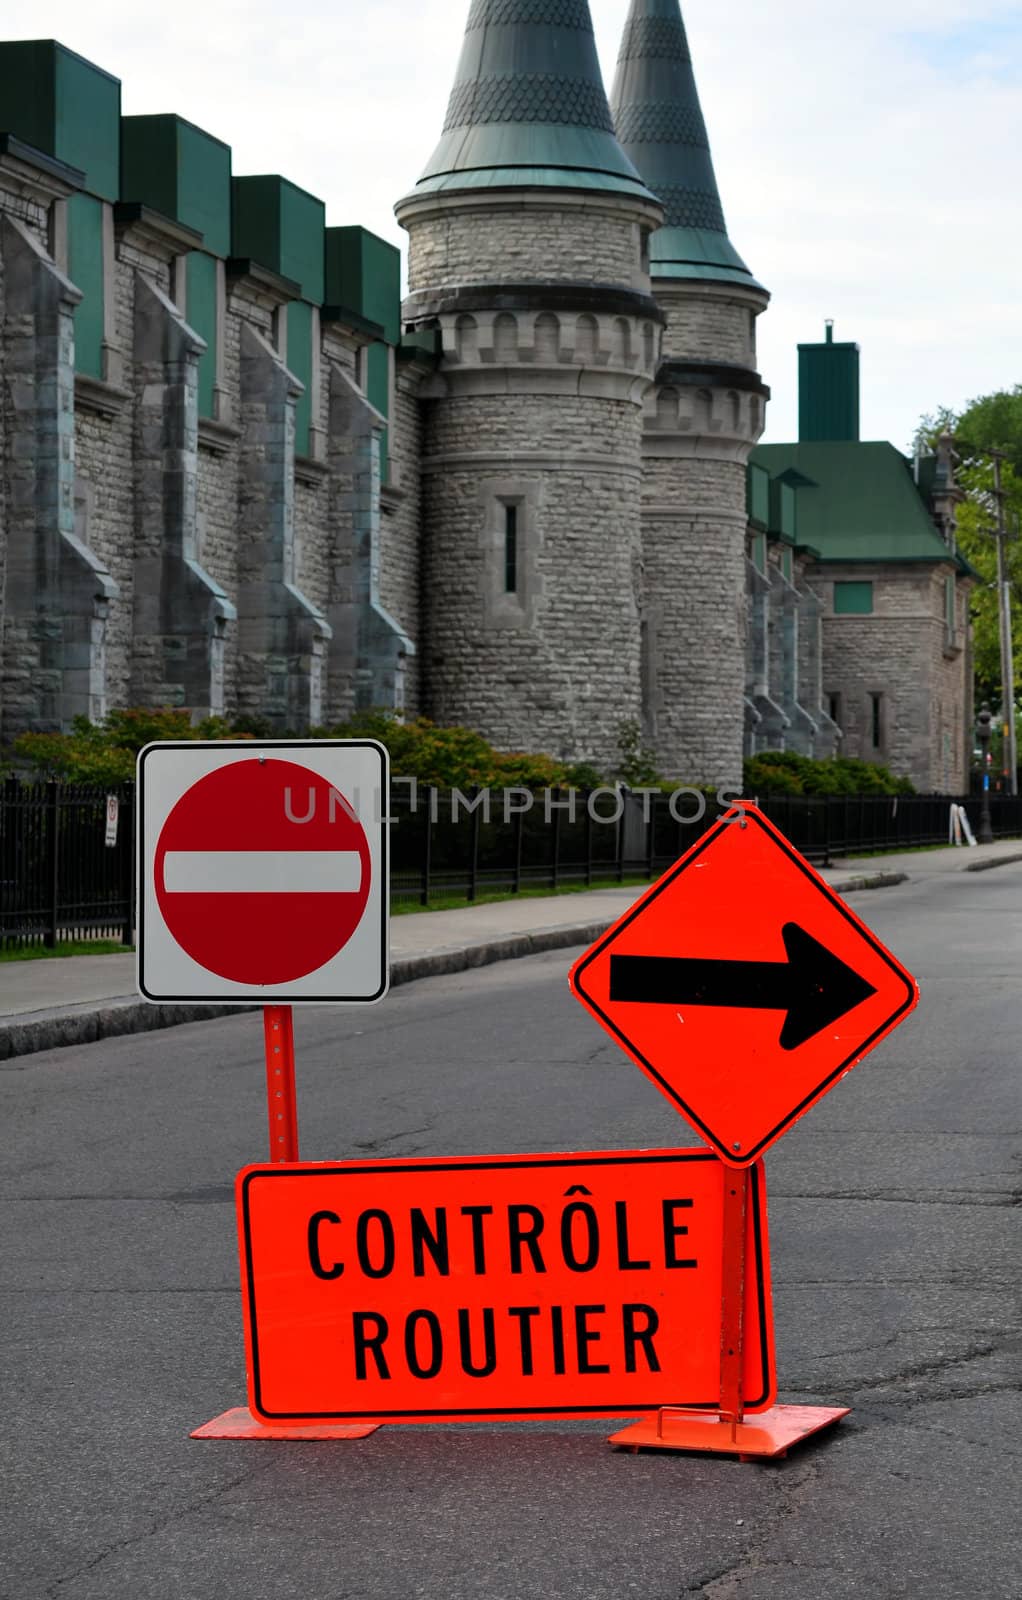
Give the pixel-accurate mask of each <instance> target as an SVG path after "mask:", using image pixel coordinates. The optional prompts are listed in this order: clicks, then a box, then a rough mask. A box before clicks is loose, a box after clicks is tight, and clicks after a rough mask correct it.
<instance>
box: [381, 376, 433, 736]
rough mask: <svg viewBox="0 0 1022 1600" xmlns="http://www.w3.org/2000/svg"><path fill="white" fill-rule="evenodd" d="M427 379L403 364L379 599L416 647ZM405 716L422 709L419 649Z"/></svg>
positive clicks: (408, 671) (411, 666)
mask: <svg viewBox="0 0 1022 1600" xmlns="http://www.w3.org/2000/svg"><path fill="white" fill-rule="evenodd" d="M422 377H423V374H422V372H421V371H416V370H409V368H408V367H407V366H405V364H402V368H401V370H399V373H398V377H397V382H396V385H395V410H394V415H393V417H392V418H391V424H390V429H389V450H390V489H389V492H388V491H387V490H386V489H385V490H384V493H383V497H382V498H383V526H382V550H383V565H382V570H381V573H380V598H381V600H382V602H383V604H384V606H385V607H386V609H387V610H388V611H389V612H390V614H391V616H393V617H394V618H396V620H397V621H398V622H399V623H400V625H401V627H402V628H403V629H404V631H405V633H406V634H408V635H409V636H410V637H411V638H412V639H414V640H415V641H416V643H417V644H419V643H420V642H421V639H422V474H421V460H422V421H423V419H422V402H421V400H420V398H419V391H420V388H421V383H422ZM404 693H405V714H406V715H407V716H409V717H412V716H416V715H417V714H418V713H419V711H421V709H422V655H421V649H418V650H417V651H416V654H415V655H414V656H411V657H409V659H408V661H407V662H406V664H405V686H404Z"/></svg>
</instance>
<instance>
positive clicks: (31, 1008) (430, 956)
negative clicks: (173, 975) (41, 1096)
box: [0, 839, 1022, 1061]
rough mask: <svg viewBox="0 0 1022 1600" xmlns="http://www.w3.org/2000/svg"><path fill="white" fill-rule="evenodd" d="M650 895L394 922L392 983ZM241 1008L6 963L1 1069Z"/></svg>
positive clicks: (557, 942) (564, 936) (828, 873)
mask: <svg viewBox="0 0 1022 1600" xmlns="http://www.w3.org/2000/svg"><path fill="white" fill-rule="evenodd" d="M1011 862H1022V840H1018V839H1005V840H1000V841H998V842H997V843H996V844H992V845H981V846H979V847H978V848H977V849H975V850H970V849H959V850H921V851H920V850H909V851H905V852H903V853H901V854H896V855H882V856H867V857H862V858H856V859H849V860H846V861H843V862H842V863H841V864H840V866H837V867H831V868H828V869H826V870H825V871H824V873H823V877H824V878H825V879H826V880H827V882H828V883H829V884H830V886H831V887H832V888H833V889H835V890H836V891H837V892H838V893H839V894H854V893H856V892H858V891H859V890H863V889H873V888H877V889H879V888H886V887H889V886H892V885H895V884H898V883H904V882H906V881H908V880H912V881H916V882H918V881H921V880H925V879H929V878H938V877H944V876H946V875H948V874H951V873H955V872H965V871H980V870H983V869H985V868H987V867H995V866H1007V865H1008V864H1009V863H1011ZM644 892H645V890H644V888H634V887H633V888H628V889H600V890H593V891H591V892H587V893H581V894H572V895H551V896H550V897H549V898H546V899H537V900H532V899H523V900H500V901H496V902H494V903H493V904H492V905H482V906H468V907H465V908H463V909H461V910H458V911H424V912H416V913H414V914H411V915H409V916H403V917H395V918H394V919H393V921H392V923H391V984H392V986H393V985H396V984H400V983H409V982H410V981H411V980H412V979H414V978H427V977H436V976H438V975H439V974H442V973H451V972H464V971H467V970H468V969H469V968H472V967H482V966H488V965H489V964H490V963H491V962H494V961H506V960H510V959H513V958H515V957H519V956H526V955H534V954H537V953H538V952H540V951H543V950H565V949H570V948H571V947H573V946H576V945H584V944H589V943H591V942H592V941H593V940H594V939H597V938H599V936H600V934H601V933H602V932H603V931H604V929H605V928H607V927H609V925H610V924H611V923H612V922H614V921H615V920H616V919H617V918H618V917H619V916H621V914H622V912H623V911H625V910H626V909H627V907H628V906H629V905H630V904H631V903H632V902H633V901H634V900H636V899H638V897H639V896H640V895H641V894H643V893H644ZM238 1009H239V1008H238V1007H237V1006H188V1005H181V1006H170V1005H168V1006H153V1005H149V1004H147V1003H145V1002H143V1001H141V1000H140V999H139V997H138V994H137V992H136V990H135V957H134V955H123V956H121V955H106V956H69V957H65V958H63V959H58V960H54V961H23V962H22V961H12V962H6V963H0V1061H4V1060H8V1059H10V1058H11V1057H12V1056H19V1055H28V1054H31V1053H32V1052H34V1051H36V1050H52V1049H56V1048H58V1047H60V1046H64V1045H74V1044H89V1043H93V1042H94V1041H95V1040H97V1039H103V1038H110V1037H113V1036H114V1035H118V1034H124V1033H143V1032H148V1031H149V1030H150V1029H153V1028H164V1027H172V1026H175V1025H176V1024H178V1023H182V1022H197V1021H202V1020H203V1019H209V1018H211V1017H218V1016H225V1015H228V1014H230V1013H231V1012H235V1011H237V1010H238Z"/></svg>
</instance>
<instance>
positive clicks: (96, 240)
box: [67, 194, 103, 378]
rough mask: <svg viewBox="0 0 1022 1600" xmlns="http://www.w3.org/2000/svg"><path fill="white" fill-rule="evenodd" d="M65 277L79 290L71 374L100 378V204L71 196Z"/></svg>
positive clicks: (101, 283) (101, 254) (101, 220)
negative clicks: (79, 296)
mask: <svg viewBox="0 0 1022 1600" xmlns="http://www.w3.org/2000/svg"><path fill="white" fill-rule="evenodd" d="M67 261H68V276H69V277H70V279H71V282H72V283H73V284H74V285H75V287H76V288H78V289H80V290H81V291H82V298H81V302H80V303H79V304H78V305H77V306H76V307H75V371H76V372H80V373H82V374H83V375H84V376H86V377H89V378H102V376H103V202H102V201H101V200H95V199H93V197H92V195H90V194H73V195H72V196H71V198H70V199H69V201H68V203H67Z"/></svg>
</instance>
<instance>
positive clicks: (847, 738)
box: [747, 325, 975, 794]
mask: <svg viewBox="0 0 1022 1600" xmlns="http://www.w3.org/2000/svg"><path fill="white" fill-rule="evenodd" d="M799 358H800V359H799V385H800V389H799V441H798V443H797V444H771V445H760V446H758V448H757V449H756V451H755V452H754V455H753V458H752V462H753V464H752V467H751V469H750V473H751V474H752V475H753V476H754V477H756V478H757V479H758V478H759V477H760V475H762V477H763V478H764V479H767V480H768V485H767V488H768V493H769V494H770V496H771V497H772V507H767V508H766V509H767V517H766V521H765V523H761V527H762V531H760V529H759V528H757V529H756V531H755V533H754V535H753V540H752V552H751V558H750V563H749V579H748V581H749V597H750V599H749V605H750V616H751V618H752V628H751V633H750V649H749V666H750V668H751V671H750V689H751V693H750V697H749V698H750V700H751V710H752V711H753V713H754V715H753V716H752V717H750V718H748V720H747V750H748V752H749V753H753V752H755V751H756V750H762V749H772V750H778V749H795V750H800V751H802V752H804V753H807V754H815V755H821V754H829V753H831V752H832V751H834V750H835V749H840V751H841V753H842V754H844V755H850V756H857V757H859V758H860V759H862V760H865V761H874V762H879V763H881V764H883V765H885V766H889V767H891V768H892V769H893V770H894V771H895V772H898V773H902V774H904V775H905V776H907V777H910V778H911V779H912V781H913V782H914V783H915V785H916V787H917V788H918V789H920V790H924V791H931V790H932V791H939V792H943V793H945V794H946V793H952V794H960V793H963V792H964V791H965V790H966V789H967V788H968V774H969V766H970V756H971V747H972V717H971V706H972V660H971V650H970V638H969V593H970V590H971V588H972V585H973V583H974V581H975V574H974V572H973V571H972V569H971V568H970V566H969V564H968V563H967V562H966V561H965V559H964V558H963V557H962V555H961V554H960V552H959V551H958V550H957V549H956V546H955V506H956V504H957V502H958V500H959V499H960V491H959V490H957V489H956V488H955V484H954V459H953V455H952V451H951V443H950V440H948V439H944V440H942V441H941V442H940V444H939V446H938V449H937V452H936V453H935V454H934V455H930V456H923V457H920V458H918V459H916V460H915V461H910V460H908V459H907V458H906V457H905V456H903V455H902V454H901V453H900V451H898V450H896V449H895V448H894V446H893V445H891V444H886V443H882V442H870V443H864V442H861V441H860V439H859V350H858V346H857V345H854V344H837V343H835V342H834V340H833V330H832V327H831V326H830V325H828V328H827V334H826V339H825V340H824V342H823V343H821V344H818V345H802V346H800V347H799ZM771 510H772V514H771ZM755 526H756V524H755V520H754V527H755Z"/></svg>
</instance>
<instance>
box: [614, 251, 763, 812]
mask: <svg viewBox="0 0 1022 1600" xmlns="http://www.w3.org/2000/svg"><path fill="white" fill-rule="evenodd" d="M654 290H655V293H656V296H657V300H658V302H659V303H660V305H661V307H662V308H663V310H664V312H665V315H666V317H667V325H666V327H665V329H664V334H663V349H662V362H661V365H660V367H659V369H658V373H657V383H656V387H655V390H654V391H653V392H651V393H650V394H649V395H648V396H647V398H646V405H645V420H644V435H643V527H642V549H643V569H644V581H643V592H642V606H643V618H644V624H645V645H644V654H645V681H646V705H645V726H646V732H647V737H648V738H649V740H650V742H651V745H652V748H653V750H654V752H655V755H656V758H657V764H658V766H659V767H660V770H661V771H663V772H664V773H665V774H667V775H668V776H670V777H672V778H675V777H676V778H679V779H683V780H684V781H686V782H690V783H701V784H720V785H725V786H727V787H730V788H739V787H740V785H741V775H742V753H743V716H742V707H743V702H744V691H745V690H746V679H747V676H748V675H749V673H750V672H751V676H752V678H753V679H754V682H753V684H752V686H751V688H750V693H751V696H752V701H753V703H754V704H758V696H759V694H760V685H759V679H760V678H762V677H763V675H764V673H765V672H766V666H765V665H763V666H755V665H754V662H753V657H752V656H750V661H749V663H747V660H746V650H747V638H748V630H749V629H750V628H751V630H752V636H753V637H752V639H751V641H750V644H751V645H752V646H754V647H758V649H759V651H760V653H761V654H762V658H763V663H766V662H767V661H768V659H769V651H768V649H767V640H766V639H765V638H764V637H761V636H760V634H758V633H757V629H760V630H762V628H764V627H768V626H769V605H768V601H767V598H766V595H767V592H768V589H769V580H766V583H767V587H766V589H765V590H764V593H763V597H762V599H761V598H760V596H759V594H758V591H757V589H756V580H755V579H754V580H753V592H752V593H751V595H748V596H747V594H746V555H745V547H746V529H747V525H748V515H747V511H746V464H747V462H748V458H749V453H750V451H751V449H752V447H753V445H754V444H755V442H756V440H757V439H758V438H759V436H760V434H761V432H762V430H763V420H764V405H765V399H766V394H767V391H766V390H765V388H764V386H763V385H762V384H761V383H760V381H759V378H758V375H757V374H756V373H755V371H754V367H755V359H756V353H755V315H756V313H757V312H758V311H759V310H761V309H762V307H763V305H764V304H765V296H764V295H762V294H758V295H756V294H751V293H748V292H744V291H740V292H736V293H730V292H729V291H726V290H722V289H720V287H719V286H717V285H713V284H704V283H698V282H690V281H686V280H659V279H658V280H657V281H656V283H655V284H654ZM707 362H709V364H710V365H709V370H707ZM723 364H729V365H723ZM753 653H754V652H753ZM755 716H756V713H753V720H755Z"/></svg>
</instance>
